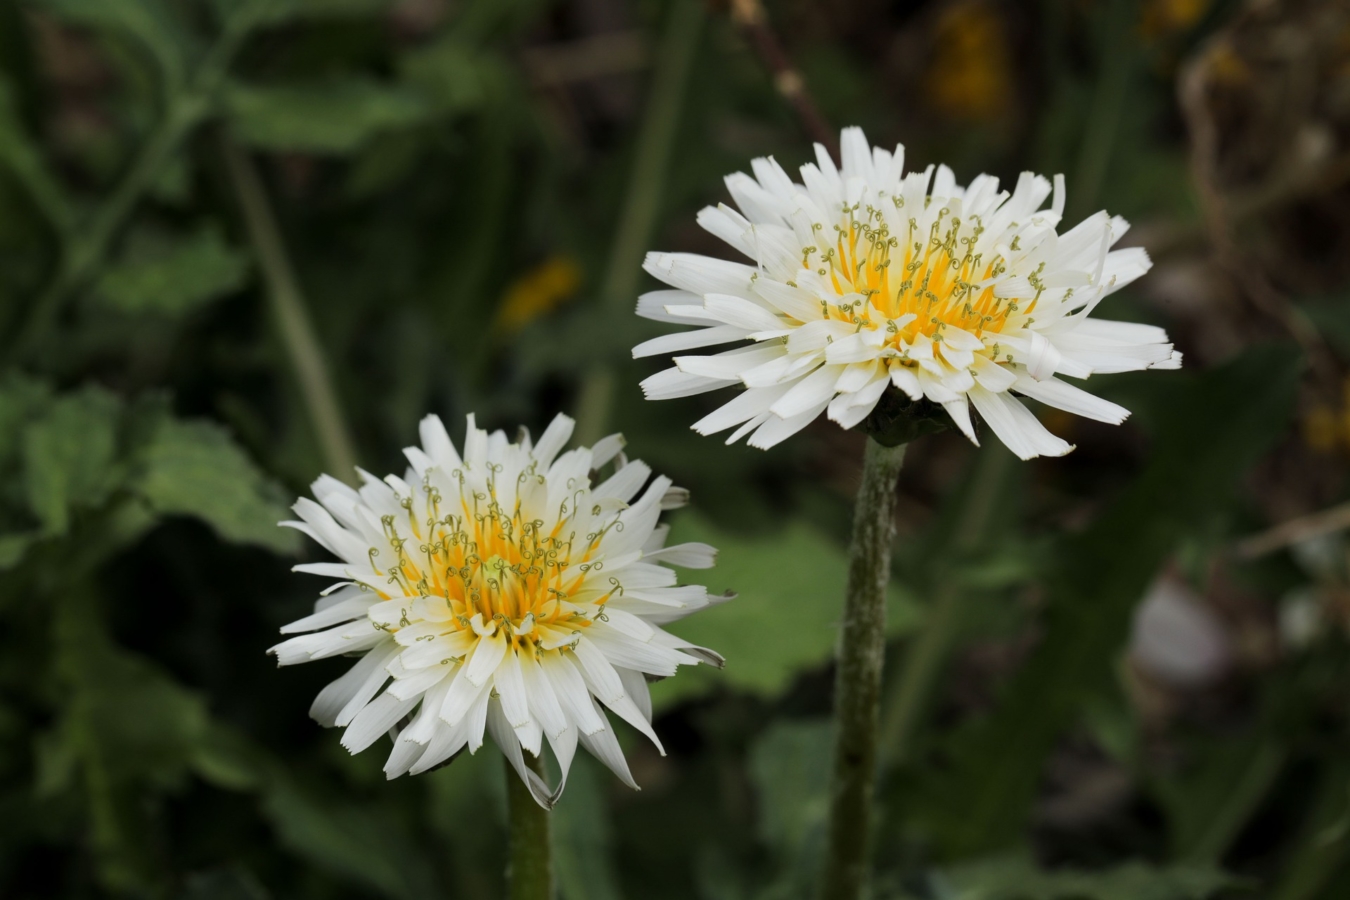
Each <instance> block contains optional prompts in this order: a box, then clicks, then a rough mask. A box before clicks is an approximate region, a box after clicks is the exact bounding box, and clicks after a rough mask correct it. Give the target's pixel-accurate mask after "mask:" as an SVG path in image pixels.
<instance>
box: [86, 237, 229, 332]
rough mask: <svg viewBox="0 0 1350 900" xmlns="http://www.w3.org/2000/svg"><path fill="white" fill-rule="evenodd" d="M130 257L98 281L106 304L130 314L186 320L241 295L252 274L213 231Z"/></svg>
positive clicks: (136, 251)
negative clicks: (211, 304) (224, 299)
mask: <svg viewBox="0 0 1350 900" xmlns="http://www.w3.org/2000/svg"><path fill="white" fill-rule="evenodd" d="M128 256H129V258H127V259H124V260H123V261H121V262H119V263H117V264H116V265H113V266H111V267H109V268H108V269H107V270H105V271H104V273H103V275H102V277H101V278H100V279H99V282H98V293H99V296H100V297H101V299H102V300H103V302H104V303H106V304H107V305H109V306H111V307H113V308H115V309H117V310H120V311H122V312H126V313H159V314H162V315H169V316H180V315H184V314H186V313H188V312H191V311H192V310H193V309H195V308H197V307H199V306H202V305H203V304H205V303H208V302H210V301H211V300H215V299H217V298H219V297H223V296H225V295H227V294H230V293H233V292H234V291H237V290H238V289H239V288H240V287H242V286H243V285H244V283H245V281H246V279H247V275H248V259H247V257H246V256H244V254H242V253H240V252H239V251H238V250H235V249H234V248H232V247H230V246H229V245H228V244H226V243H225V239H224V238H223V237H222V236H221V233H220V231H219V229H217V228H214V227H210V226H208V227H205V228H202V229H200V230H198V231H196V232H193V233H191V234H189V235H187V236H186V237H184V238H182V239H181V240H177V241H173V242H161V243H160V244H159V245H158V246H142V247H139V248H133V252H132V253H130V254H128Z"/></svg>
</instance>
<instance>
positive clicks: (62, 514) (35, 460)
mask: <svg viewBox="0 0 1350 900" xmlns="http://www.w3.org/2000/svg"><path fill="white" fill-rule="evenodd" d="M121 412H122V407H121V403H120V402H119V401H118V399H117V398H116V397H114V396H113V395H112V394H110V393H108V392H107V391H105V390H102V389H101V388H94V387H90V388H85V389H83V390H81V391H79V392H78V393H74V394H70V395H67V396H64V397H61V398H60V399H58V400H57V401H56V402H54V403H53V404H52V405H51V406H50V408H49V409H48V410H47V411H46V412H45V414H44V415H43V416H42V417H41V418H40V419H38V420H37V421H35V422H33V423H32V424H30V425H29V426H28V427H27V428H26V429H25V431H24V433H23V456H24V478H25V482H26V485H27V489H28V505H29V508H30V509H31V510H32V512H33V515H35V516H36V517H37V519H38V521H39V522H40V523H41V524H42V528H43V531H44V532H45V533H46V534H49V535H56V534H64V533H65V532H66V530H67V529H68V528H69V527H70V517H71V513H72V512H74V511H76V510H80V509H92V508H94V507H96V506H98V505H99V504H101V503H102V502H103V501H104V500H105V499H107V497H108V495H109V494H110V493H111V492H112V490H113V489H114V488H115V487H116V486H117V484H118V483H119V481H120V480H121V477H122V474H123V471H122V467H121V466H120V465H119V464H118V462H117V426H118V419H119V417H120V415H121Z"/></svg>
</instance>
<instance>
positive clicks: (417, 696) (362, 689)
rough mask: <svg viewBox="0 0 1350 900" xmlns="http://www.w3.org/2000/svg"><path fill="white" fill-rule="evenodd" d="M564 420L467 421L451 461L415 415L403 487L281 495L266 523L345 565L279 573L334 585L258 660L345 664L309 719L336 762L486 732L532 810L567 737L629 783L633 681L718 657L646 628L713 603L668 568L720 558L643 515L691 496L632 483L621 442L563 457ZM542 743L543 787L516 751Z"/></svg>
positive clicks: (643, 469)
mask: <svg viewBox="0 0 1350 900" xmlns="http://www.w3.org/2000/svg"><path fill="white" fill-rule="evenodd" d="M572 426H573V422H572V420H571V419H569V418H567V417H566V416H558V417H557V418H556V419H554V420H553V422H552V424H551V425H549V427H548V429H547V430H546V431H545V432H544V433H543V435H541V436H540V438H539V441H538V443H531V441H530V438H529V436H528V434H525V435H524V436H523V437H522V438H521V439H520V441H519V442H517V443H511V442H509V441H508V440H507V438H506V435H505V434H503V433H502V432H500V431H497V432H494V433H492V434H488V433H487V432H486V431H483V430H481V429H479V428H477V427H475V425H474V417H473V416H472V415H471V416H469V419H468V433H467V435H466V436H465V441H464V454H463V456H460V454H459V453H458V452H457V451H456V450H455V447H454V444H452V443H451V441H450V438H449V436H448V435H447V434H446V431H445V427H444V426H443V425H442V424H441V420H440V419H439V418H437V417H436V416H429V417H427V418H426V419H424V420H423V421H422V424H421V438H422V446H421V447H410V448H408V449H407V450H405V451H404V454H405V455H406V456H407V458H408V462H409V464H410V467H409V469H408V471H407V473H406V474H405V475H404V477H402V478H399V477H397V476H394V475H390V476H388V477H387V478H385V479H384V480H383V481H381V480H380V479H378V478H375V477H374V476H372V475H369V474H367V473H366V472H361V473H360V475H361V479H362V481H363V482H364V483H363V485H362V486H361V488H360V489H359V490H357V489H353V488H350V487H348V486H347V485H345V484H342V483H341V482H339V481H337V480H336V479H333V478H330V477H328V476H326V475H325V476H323V477H321V478H319V480H318V481H316V482H314V486H313V490H314V496H315V499H316V500H317V501H318V502H317V503H316V502H314V501H312V500H309V499H304V498H302V499H301V500H300V501H299V502H297V503H296V504H295V507H294V509H295V512H296V513H297V514H298V515H299V517H300V519H301V520H302V521H299V522H283V523H282V524H283V525H288V526H290V527H292V528H296V529H298V530H300V531H303V532H304V533H305V534H307V535H309V536H310V537H312V538H313V539H314V540H315V541H317V542H318V543H319V544H321V545H322V546H323V547H324V548H325V549H326V550H328V551H329V552H331V553H333V554H335V555H336V556H338V557H339V558H340V560H341V561H340V562H323V563H307V564H305V565H300V566H296V567H295V570H296V571H298V572H308V573H310V574H314V575H322V576H325V577H327V578H332V579H337V580H338V581H337V583H336V584H334V585H332V586H331V587H329V588H328V589H327V590H325V591H323V596H322V598H321V599H320V600H319V601H318V602H317V603H316V604H315V607H314V614H313V615H310V616H306V617H305V618H303V619H300V620H299V621H296V622H292V623H291V624H289V625H287V626H286V627H284V628H282V629H281V630H282V633H284V634H294V633H298V632H309V633H307V634H303V635H301V636H299V637H293V638H291V639H290V640H287V641H285V642H283V643H281V644H278V645H277V646H275V647H273V648H272V649H271V650H270V651H269V652H271V653H274V654H276V657H277V661H278V662H279V663H280V664H281V665H291V664H293V663H302V662H309V661H311V660H316V659H324V658H326V657H329V656H339V655H360V657H361V658H360V660H359V661H358V662H357V663H356V664H355V665H354V666H352V668H351V669H350V670H348V671H347V673H346V674H345V675H343V676H342V677H341V678H339V679H337V680H336V681H334V682H333V683H332V684H330V685H328V686H327V687H326V688H324V689H323V691H321V692H320V693H319V696H318V698H317V699H315V701H314V705H313V706H312V707H311V709H310V715H311V716H313V717H314V719H316V720H317V721H318V722H319V723H320V724H322V725H325V726H328V727H332V726H341V727H344V728H346V732H345V733H344V735H343V738H342V744H343V746H344V747H346V748H347V749H348V750H350V751H351V752H352V753H357V752H359V751H361V750H364V749H365V748H366V747H369V746H370V745H371V744H373V743H374V742H375V741H376V740H378V739H379V738H380V737H381V736H383V735H385V734H390V735H392V736H393V742H394V749H393V752H392V753H391V754H390V755H389V759H388V762H386V763H385V767H384V771H385V773H386V775H388V777H389V778H395V777H397V776H399V775H402V774H404V773H408V772H412V773H418V772H424V771H426V770H427V769H430V768H432V767H433V766H436V765H439V764H440V763H443V762H445V761H446V760H448V759H450V758H452V757H453V756H454V755H455V754H456V753H458V752H460V751H461V750H462V749H464V748H466V747H467V748H468V750H469V752H470V753H473V752H475V751H477V750H478V748H479V747H480V746H482V744H483V741H484V732H485V731H486V732H487V733H489V734H491V736H492V738H493V740H494V741H495V742H496V743H497V745H498V746H499V747H500V748H501V749H502V751H503V752H504V753H505V755H506V757H507V758H508V759H509V760H510V762H511V764H512V765H513V767H514V768H515V769H516V771H517V772H519V773H520V777H521V778H522V779H524V781H525V783H526V784H527V785H528V786H529V788H530V791H531V793H532V794H533V795H534V798H535V799H536V800H537V801H538V802H539V803H540V804H541V805H543V806H551V805H552V804H553V803H554V801H556V800H557V798H558V796H559V795H560V794H561V792H562V789H563V785H564V784H565V783H566V780H567V771H568V768H569V767H570V765H571V762H572V757H573V754H574V753H575V751H576V746H577V743H578V742H580V743H581V745H582V746H583V747H585V748H586V749H588V750H589V751H590V752H591V753H593V754H594V755H595V756H596V757H598V758H599V759H600V760H601V761H602V762H604V763H605V764H606V765H607V766H609V767H610V768H611V769H613V770H614V772H615V773H616V774H617V775H618V776H619V777H620V778H621V779H623V781H624V782H625V783H627V784H628V785H630V786H632V787H637V785H636V784H634V782H633V778H632V775H631V774H630V773H629V771H628V765H627V763H626V762H625V760H624V756H623V752H622V751H621V750H620V749H619V742H618V739H617V738H616V736H615V732H614V727H613V725H612V723H611V722H610V720H609V717H608V716H607V715H606V712H605V709H608V710H609V711H610V712H612V713H614V714H615V715H617V716H618V717H619V718H621V719H623V720H624V721H626V722H628V723H629V724H631V725H632V726H633V727H634V728H636V729H637V730H638V731H640V732H642V733H643V734H644V735H646V736H647V737H648V738H649V739H651V740H652V742H654V743H655V744H656V746H657V748H658V749H659V748H660V747H661V742H660V740H659V739H658V738H657V736H656V733H655V732H654V731H653V730H652V725H651V720H652V707H651V696H650V694H649V693H648V690H647V678H649V677H652V678H661V677H665V676H669V675H674V674H675V670H676V668H677V667H678V666H681V665H692V664H695V663H699V662H703V663H710V664H712V665H716V666H720V665H721V663H722V660H721V657H719V656H718V655H717V654H715V653H713V652H712V651H710V650H705V649H703V648H701V647H695V646H693V645H691V644H689V643H688V642H686V641H683V640H681V639H679V638H677V637H675V636H674V635H671V634H669V633H668V632H666V631H664V630H663V629H662V628H661V625H663V624H665V623H667V622H671V621H674V620H676V619H679V618H682V617H684V616H686V615H688V614H690V613H692V612H695V611H696V610H699V609H702V608H704V607H706V606H708V605H709V604H711V603H715V602H718V601H719V600H722V599H725V598H723V597H710V596H709V595H708V591H707V589H706V588H704V587H701V586H698V585H680V584H678V581H679V578H678V576H677V574H676V573H675V571H674V570H673V569H671V568H670V566H677V567H682V568H688V569H703V568H708V567H710V566H712V564H713V559H714V556H715V555H716V551H715V550H714V549H713V548H712V547H710V546H708V545H706V544H679V545H675V546H671V547H666V546H664V543H665V539H666V535H667V533H668V531H669V527H668V526H665V525H660V524H658V522H657V519H658V517H659V516H660V514H661V511H662V510H663V509H671V508H674V507H676V506H680V505H683V503H684V500H685V498H686V496H687V493H686V492H685V491H683V490H682V489H680V488H676V487H673V486H672V485H671V481H670V479H669V478H665V477H663V476H658V477H656V478H654V479H650V483H648V481H649V478H650V476H651V469H650V468H649V467H648V466H646V465H645V464H643V463H641V462H638V461H636V460H633V461H629V460H627V459H626V458H625V457H624V456H623V455H622V454H621V452H620V451H621V449H622V447H623V438H622V437H621V436H619V435H611V436H610V437H607V438H605V439H603V440H601V441H599V442H598V443H597V444H596V445H595V446H594V447H593V448H590V449H587V448H578V449H574V450H570V451H567V452H565V453H563V452H560V451H562V449H563V446H564V445H565V444H566V443H567V441H568V439H569V438H570V437H571V434H572ZM611 461H614V463H615V465H614V466H613V474H611V475H610V476H609V477H607V478H605V479H604V480H603V481H601V482H600V483H599V484H594V485H593V484H592V473H594V472H595V471H596V470H599V469H601V468H603V467H605V466H606V465H607V464H608V463H610V462H611ZM644 485H645V486H646V489H645V490H644V489H643V487H644ZM545 739H547V741H548V743H549V746H550V747H551V748H552V750H553V753H554V756H555V757H556V758H557V760H558V763H559V765H560V768H561V770H562V780H561V781H560V782H559V784H558V786H557V788H556V789H551V788H550V787H549V786H548V785H547V784H546V783H545V782H544V780H543V779H541V778H540V777H539V776H538V775H537V774H535V772H533V771H531V770H530V768H529V767H528V766H527V764H526V761H525V758H524V756H523V752H528V753H530V754H533V755H535V756H538V755H540V753H541V751H542V742H543V741H544V740H545Z"/></svg>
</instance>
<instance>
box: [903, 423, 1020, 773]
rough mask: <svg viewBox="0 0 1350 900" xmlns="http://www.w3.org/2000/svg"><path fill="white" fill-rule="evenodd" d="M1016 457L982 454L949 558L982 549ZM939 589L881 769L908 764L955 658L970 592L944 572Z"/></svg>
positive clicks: (913, 655)
mask: <svg viewBox="0 0 1350 900" xmlns="http://www.w3.org/2000/svg"><path fill="white" fill-rule="evenodd" d="M1011 462H1012V454H1011V453H1009V452H1008V451H1007V450H1006V449H1005V448H1004V447H1003V445H1002V444H999V443H998V442H997V441H990V442H989V444H988V446H986V447H985V448H984V449H983V450H981V451H980V456H979V459H978V461H977V462H976V464H975V472H974V475H973V483H972V484H971V485H970V486H969V487H968V488H967V493H966V497H965V502H964V503H963V504H962V506H961V509H960V511H959V513H958V515H957V518H956V523H955V525H954V526H953V528H952V531H951V541H950V544H949V552H950V555H951V556H953V557H955V558H956V559H957V561H958V562H959V560H960V557H961V556H962V555H964V554H965V553H967V552H969V551H970V550H972V549H974V548H975V547H976V546H978V545H979V543H980V541H981V540H982V539H983V538H984V535H985V533H986V532H987V531H988V528H989V521H990V519H991V518H992V517H993V513H994V506H995V503H996V502H997V500H998V495H999V493H1000V490H999V489H1000V486H1001V485H1002V483H1003V479H1004V478H1005V477H1006V476H1007V474H1008V470H1009V466H1010V464H1011ZM937 582H938V587H937V590H936V591H935V592H934V594H935V596H934V598H933V602H932V605H931V606H930V608H929V611H928V615H927V616H926V617H925V618H924V621H923V624H922V626H921V629H920V631H919V633H918V634H917V635H916V636H915V638H914V641H913V642H912V643H911V644H910V646H909V647H908V648H907V649H906V653H905V657H904V663H903V665H902V666H901V669H900V672H899V673H898V676H897V677H896V678H895V680H894V685H893V687H892V688H891V691H890V694H889V700H888V702H887V704H886V708H885V711H884V714H883V715H882V719H881V742H880V749H879V753H880V756H881V764H882V766H883V768H889V767H891V766H894V765H897V764H898V763H901V762H903V761H904V760H905V756H906V754H908V753H909V750H910V742H911V740H912V739H913V737H914V729H915V726H916V725H917V724H918V723H919V719H920V716H921V715H922V713H923V711H924V709H925V707H926V706H927V705H928V701H929V698H930V697H931V696H932V694H933V684H934V682H935V681H936V680H937V676H938V674H939V673H940V672H941V671H942V669H943V666H945V665H946V662H947V658H948V657H949V656H950V655H951V651H952V643H953V641H954V640H955V639H956V635H957V633H958V632H959V631H960V627H961V620H962V618H963V616H962V613H963V612H964V606H965V603H964V601H965V598H966V592H965V591H964V589H963V588H962V587H961V585H960V584H958V583H956V582H955V581H954V579H952V578H951V577H949V574H948V573H946V572H939V573H938V577H937Z"/></svg>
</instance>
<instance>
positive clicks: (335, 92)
mask: <svg viewBox="0 0 1350 900" xmlns="http://www.w3.org/2000/svg"><path fill="white" fill-rule="evenodd" d="M225 105H226V108H227V111H228V113H229V117H230V125H231V128H232V129H233V131H234V133H235V135H236V136H238V138H239V139H240V140H241V141H243V142H244V143H247V144H250V145H252V146H254V147H259V148H262V149H265V150H292V151H301V152H309V153H335V154H342V153H351V152H353V151H355V150H358V149H360V148H361V147H362V146H364V145H365V143H366V142H367V141H369V140H370V139H371V138H372V137H374V136H375V135H377V134H379V133H380V132H383V131H387V130H390V129H395V128H406V127H408V126H410V125H416V124H418V123H420V122H423V121H425V120H426V118H427V116H428V113H429V111H430V109H429V107H428V105H427V103H426V102H425V101H423V100H422V98H421V96H420V95H418V94H415V93H412V92H410V91H408V90H405V89H402V88H398V87H390V86H383V85H379V84H376V83H375V82H372V81H368V80H365V79H360V78H348V79H344V80H334V81H330V82H324V83H317V84H304V85H300V84H291V85H283V86H271V87H257V86H244V85H241V84H235V85H232V86H231V87H230V88H229V89H228V90H227V92H226V94H225Z"/></svg>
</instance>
